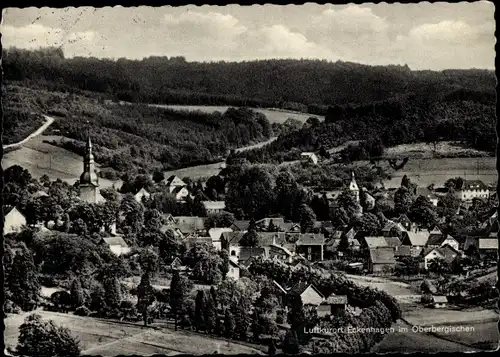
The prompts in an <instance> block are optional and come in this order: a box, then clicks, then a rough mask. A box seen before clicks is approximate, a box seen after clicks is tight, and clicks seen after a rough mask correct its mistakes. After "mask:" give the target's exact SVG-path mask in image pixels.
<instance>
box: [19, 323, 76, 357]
mask: <svg viewBox="0 0 500 357" xmlns="http://www.w3.org/2000/svg"><path fill="white" fill-rule="evenodd" d="M19 331H20V334H19V337H18V343H17V351H16V352H17V353H18V354H19V355H21V356H51V357H77V356H80V347H79V341H78V340H76V339H75V338H74V337H73V336H72V335H71V334H70V332H69V330H68V329H67V328H64V327H57V326H56V325H55V324H54V322H53V321H43V320H42V318H41V316H40V315H36V314H32V315H29V316H28V317H26V319H25V320H24V323H23V324H22V325H21V327H20V328H19Z"/></svg>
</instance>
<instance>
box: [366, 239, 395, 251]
mask: <svg viewBox="0 0 500 357" xmlns="http://www.w3.org/2000/svg"><path fill="white" fill-rule="evenodd" d="M365 242H366V245H367V246H368V248H370V249H371V248H378V247H388V246H389V245H388V244H387V241H386V240H385V237H365Z"/></svg>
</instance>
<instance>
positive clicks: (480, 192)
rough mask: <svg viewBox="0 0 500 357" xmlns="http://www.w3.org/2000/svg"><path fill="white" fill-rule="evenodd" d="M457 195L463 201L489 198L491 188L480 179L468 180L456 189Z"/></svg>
mask: <svg viewBox="0 0 500 357" xmlns="http://www.w3.org/2000/svg"><path fill="white" fill-rule="evenodd" d="M455 196H456V197H457V198H458V199H460V200H462V201H472V200H473V199H474V198H480V199H487V198H488V197H490V190H489V188H488V186H487V185H485V184H484V182H482V181H480V180H466V181H464V184H463V185H462V187H461V188H460V189H458V190H456V191H455Z"/></svg>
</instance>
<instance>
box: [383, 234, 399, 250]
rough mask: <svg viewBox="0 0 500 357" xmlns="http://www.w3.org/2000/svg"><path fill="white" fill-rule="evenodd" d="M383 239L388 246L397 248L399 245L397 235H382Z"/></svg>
mask: <svg viewBox="0 0 500 357" xmlns="http://www.w3.org/2000/svg"><path fill="white" fill-rule="evenodd" d="M384 239H385V241H386V242H387V246H389V247H392V248H397V247H399V246H401V240H400V239H399V238H398V237H384Z"/></svg>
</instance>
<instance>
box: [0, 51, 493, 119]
mask: <svg viewBox="0 0 500 357" xmlns="http://www.w3.org/2000/svg"><path fill="white" fill-rule="evenodd" d="M3 67H4V73H5V76H6V79H7V80H13V81H26V82H30V83H37V85H41V86H45V87H46V88H47V89H52V90H54V89H58V90H62V91H70V90H71V91H74V90H87V91H93V92H98V93H102V94H105V95H106V96H108V97H109V98H114V99H119V100H125V101H136V102H143V103H159V104H191V105H230V106H251V107H277V108H287V109H294V110H300V111H304V112H305V111H307V112H309V113H313V114H324V113H325V112H326V110H327V106H329V105H336V104H345V103H355V104H366V103H371V102H374V101H382V100H386V99H389V98H394V97H398V96H400V95H406V94H410V93H414V94H417V95H418V96H426V97H430V98H432V97H433V96H434V95H435V94H437V93H441V92H443V91H448V90H453V89H460V88H465V89H468V90H470V89H473V90H481V91H484V92H486V93H487V95H488V96H489V97H491V98H494V96H495V85H496V78H495V74H494V72H493V71H487V70H447V71H441V72H435V71H412V70H410V68H408V67H407V66H367V65H361V64H356V63H346V62H340V61H338V62H328V61H320V60H275V59H270V60H260V61H247V62H224V61H221V62H210V63H205V62H204V63H199V62H187V61H186V60H185V59H184V58H183V57H172V58H167V57H149V58H145V59H143V60H140V61H137V60H127V59H119V60H117V61H112V60H99V59H96V58H72V59H65V58H64V53H63V52H62V50H61V49H50V48H49V49H42V50H37V51H28V50H19V49H7V50H4V52H3Z"/></svg>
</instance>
